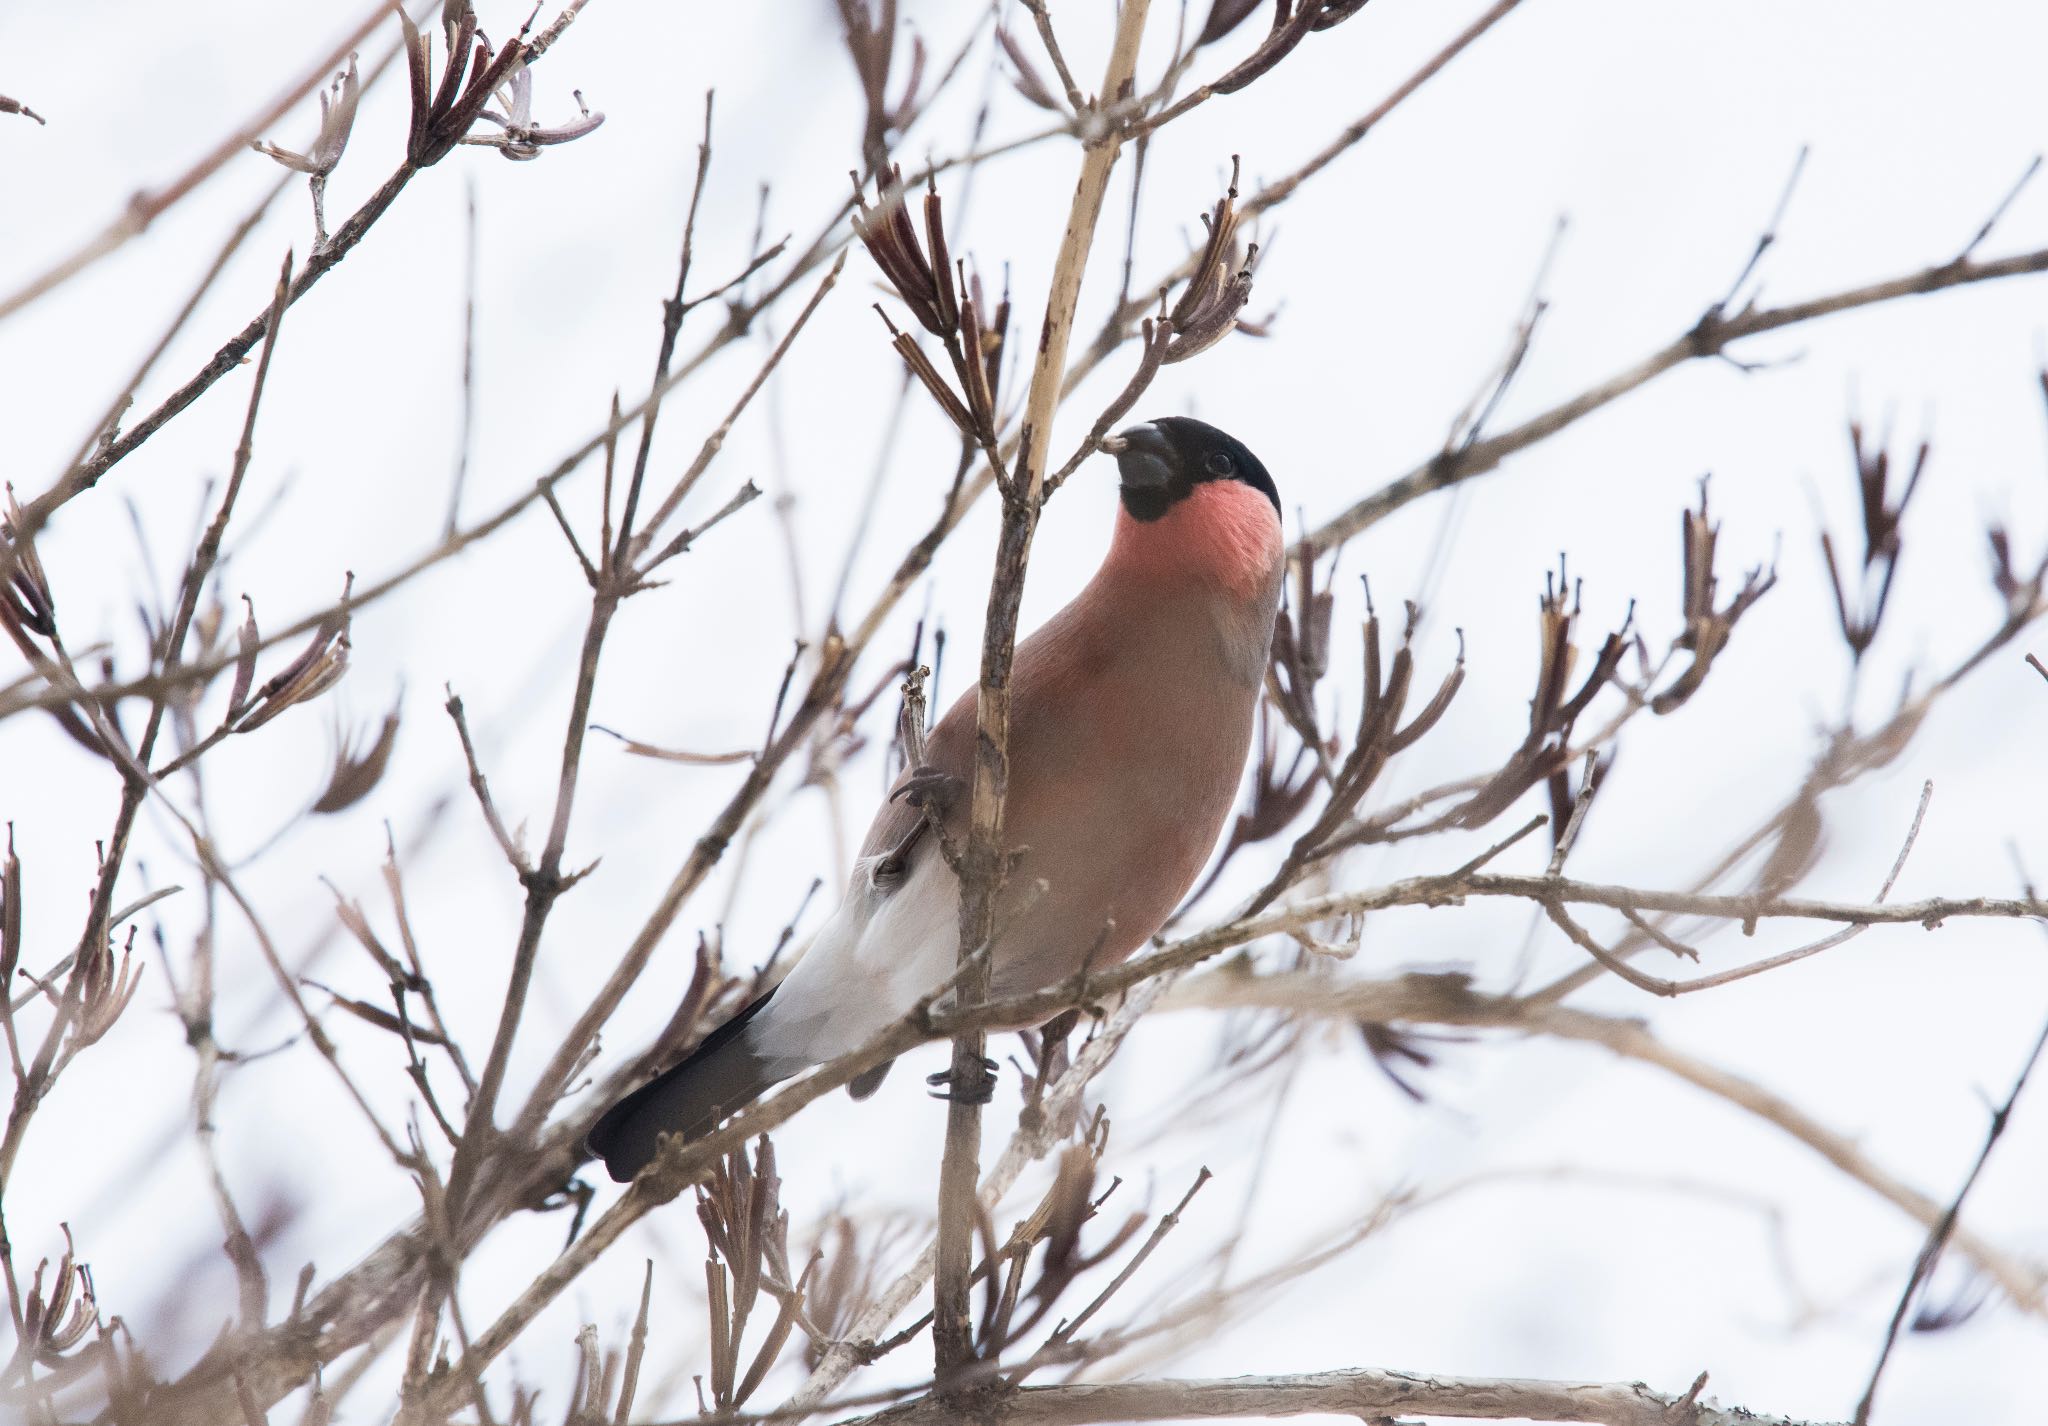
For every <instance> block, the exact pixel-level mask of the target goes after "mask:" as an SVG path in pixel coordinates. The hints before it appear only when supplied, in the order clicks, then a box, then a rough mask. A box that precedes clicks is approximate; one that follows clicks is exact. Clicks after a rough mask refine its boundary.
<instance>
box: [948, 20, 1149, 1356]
mask: <svg viewBox="0 0 2048 1426" xmlns="http://www.w3.org/2000/svg"><path fill="white" fill-rule="evenodd" d="M1149 5H1150V0H1124V5H1123V8H1122V10H1121V12H1120V13H1119V14H1118V16H1117V27H1116V35H1115V38H1114V40H1113V41H1112V43H1111V48H1110V55H1109V63H1108V67H1107V68H1106V70H1105V71H1104V74H1103V79H1102V94H1101V96H1100V98H1099V100H1098V106H1099V105H1101V104H1114V103H1117V102H1119V101H1121V100H1122V99H1123V98H1124V97H1125V96H1126V95H1127V94H1128V93H1129V92H1130V90H1131V82H1132V76H1133V75H1134V74H1135V72H1136V70H1137V63H1138V43H1139V41H1140V40H1141V39H1142V38H1143V36H1144V32H1145V15H1146V12H1147V10H1148V8H1149ZM1091 120H1092V122H1093V126H1094V127H1095V128H1096V129H1097V130H1098V132H1097V133H1096V134H1095V135H1094V136H1093V137H1092V138H1090V139H1088V140H1087V148H1086V152H1085V156H1084V157H1083V159H1082V161H1081V176H1080V180H1079V181H1078V182H1077V183H1076V185H1075V188H1074V199H1073V203H1072V205H1071V206H1070V207H1069V209H1068V213H1067V227H1066V232H1065V233H1064V235H1063V236H1062V237H1061V239H1060V249H1059V255H1058V257H1057V258H1056V259H1055V261H1054V264H1053V277H1052V291H1051V294H1050V295H1049V296H1048V298H1047V299H1046V307H1045V322H1044V326H1043V328H1042V329H1041V331H1040V333H1039V338H1038V349H1037V354H1036V357H1035V358H1034V361H1033V364H1032V369H1031V386H1030V390H1029V393H1028V395H1027V396H1026V398H1025V410H1024V426H1023V431H1022V437H1021V450H1020V451H1019V453H1018V460H1017V466H1016V470H1015V472H1014V473H1013V474H1012V475H1011V476H1010V477H1009V478H1008V479H1007V480H1006V481H1003V482H1002V484H1003V489H1002V496H1003V522H1002V529H1001V534H1000V535H999V537H998V540H997V545H996V566H995V574H994V577H993V579H992V580H991V581H990V585H989V596H988V616H987V622H986V624H985V627H984V633H983V635H982V648H981V684H980V692H979V694H978V697H977V700H976V718H977V724H976V726H977V734H978V735H977V737H976V740H975V758H974V789H973V801H972V802H971V804H970V811H969V830H968V839H967V846H966V850H965V853H964V855H963V859H962V866H961V883H960V923H959V924H960V955H961V959H962V964H963V967H964V974H963V975H962V977H961V983H960V986H959V990H958V995H959V1003H960V1004H961V1005H962V1006H973V1005H975V1004H977V1003H979V1002H980V1001H982V1000H984V999H986V998H987V995H988V986H989V967H988V959H987V957H986V956H985V955H983V954H981V952H982V949H983V948H984V947H986V946H987V945H988V944H989V941H990V939H991V938H992V937H993V936H994V934H995V931H996V925H995V911H996V902H997V898H998V896H999V895H1000V893H1001V890H1002V881H1003V863H1004V859H1005V856H1006V852H1005V850H1004V846H1003V802H1004V798H1005V795H1006V793H1007V790H1008V786H1009V744H1010V660H1011V657H1012V656H1013V654H1014V653H1015V651H1016V645H1017V617H1018V612H1019V609H1020V608H1021V606H1022V604H1023V598H1024V573H1025V562H1026V561H1027V559H1028V558H1029V557H1030V554H1031V540H1032V536H1033V535H1034V534H1035V533H1036V531H1037V528H1038V512H1039V508H1040V506H1041V504H1042V502H1043V499H1044V487H1045V470H1046V462H1047V456H1048V453H1049V451H1050V449H1051V445H1052V424H1053V417H1054V414H1055V412H1056V411H1057V410H1058V407H1059V400H1060V394H1061V384H1062V378H1063V377H1064V375H1065V373H1066V365H1067V346H1068V342H1069V340H1070V339H1071V338H1072V336H1073V330H1074V309H1075V308H1076V306H1078V304H1079V302H1080V297H1081V280H1082V277H1083V275H1084V274H1085V273H1086V272H1087V269H1088V253H1089V250H1090V248H1091V247H1093V245H1094V240H1095V227H1096V223H1097V222H1098V221H1099V220H1100V218H1101V216H1102V201H1103V195H1104V194H1105V193H1106V192H1107V190H1108V188H1109V175H1110V170H1111V169H1112V168H1114V167H1115V165H1116V159H1117V154H1118V151H1119V150H1120V149H1121V147H1122V143H1123V132H1124V131H1123V128H1122V126H1121V125H1118V124H1113V123H1107V122H1105V121H1104V120H1103V117H1102V115H1101V113H1100V109H1099V107H1098V109H1097V110H1095V111H1091V113H1090V114H1088V115H1084V116H1083V117H1082V120H1081V128H1082V131H1083V132H1084V133H1085V132H1087V130H1088V128H1089V127H1090V121H1091ZM985 1039H986V1037H985V1036H984V1034H983V1032H982V1031H981V1030H980V1029H979V1028H978V1027H977V1028H972V1029H969V1030H967V1031H966V1032H965V1033H962V1034H960V1035H958V1036H956V1037H955V1039H954V1041H953V1064H952V1070H951V1074H950V1080H951V1083H952V1086H953V1090H954V1095H953V1102H952V1107H951V1110H950V1112H949V1113H948V1115H947V1120H946V1150H945V1156H944V1158H943V1160H942V1161H941V1163H940V1167H939V1240H938V1259H937V1284H936V1287H935V1289H934V1307H933V1310H934V1317H933V1321H932V1345H933V1350H934V1353H935V1356H936V1358H937V1363H938V1374H939V1377H940V1378H941V1380H943V1379H944V1378H945V1377H946V1376H947V1375H948V1373H950V1372H954V1371H957V1370H958V1369H959V1368H960V1367H961V1366H963V1365H964V1364H965V1363H966V1362H968V1361H969V1360H970V1359H971V1358H972V1357H973V1354H974V1343H973V1328H972V1324H971V1321H970V1318H969V1310H968V1287H969V1280H970V1278H971V1276H972V1273H973V1266H974V1263H973V1258H974V1220H975V1216H976V1215H975V1203H974V1184H975V1178H976V1176H977V1174H978V1173H979V1170H980V1160H981V1108H980V1105H979V1104H978V1103H977V1102H975V1101H976V1098H977V1096H975V1095H973V1094H968V1093H964V1092H963V1091H964V1090H965V1089H966V1087H967V1086H969V1085H975V1084H979V1083H981V1082H983V1081H984V1080H985V1079H986V1076H987V1073H988V1072H987V1070H986V1069H985V1068H984V1067H983V1054H984V1049H985Z"/></svg>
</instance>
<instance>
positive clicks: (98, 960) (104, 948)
mask: <svg viewBox="0 0 2048 1426" xmlns="http://www.w3.org/2000/svg"><path fill="white" fill-rule="evenodd" d="M134 948H135V928H134V927H132V926H131V927H129V928H128V943H127V944H126V945H124V946H123V947H122V948H121V958H120V962H119V964H118V965H117V964H116V963H115V960H114V947H113V945H112V943H111V942H108V941H105V940H101V941H100V942H99V944H98V945H97V946H95V947H93V948H92V949H90V950H87V951H84V952H82V953H81V954H80V955H79V958H78V959H77V960H76V961H74V962H73V963H72V967H71V983H72V985H73V986H75V987H76V990H75V992H70V991H67V993H74V994H75V996H76V1000H77V1004H78V1013H77V1018H76V1019H75V1020H74V1021H73V1022H72V1028H71V1049H72V1051H73V1052H74V1053H75V1052H76V1051H78V1050H82V1049H84V1048H85V1047H86V1046H88V1045H92V1044H97V1043H98V1042H99V1040H100V1039H101V1038H102V1037H103V1036H105V1034H106V1033H107V1031H109V1030H111V1029H113V1028H114V1022H115V1021H116V1020H119V1019H120V1018H121V1012H122V1011H124V1010H126V1009H127V1008H128V1002H129V1001H131V1000H133V999H134V998H135V992H136V991H137V990H139V989H140V988H141V986H142V967H141V966H140V965H138V964H135V962H134V958H133V951H134Z"/></svg>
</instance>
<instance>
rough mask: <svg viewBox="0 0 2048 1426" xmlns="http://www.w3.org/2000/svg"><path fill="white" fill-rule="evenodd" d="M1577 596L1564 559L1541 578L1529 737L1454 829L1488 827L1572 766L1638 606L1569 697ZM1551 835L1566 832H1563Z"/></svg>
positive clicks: (1457, 817) (1458, 814)
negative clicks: (1576, 744) (1575, 732)
mask: <svg viewBox="0 0 2048 1426" xmlns="http://www.w3.org/2000/svg"><path fill="white" fill-rule="evenodd" d="M1579 594H1580V588H1579V583H1578V581H1576V580H1573V579H1571V578H1570V577H1569V574H1568V572H1567V570H1566V568H1565V565H1564V562H1563V560H1562V559H1560V560H1559V561H1558V568H1557V573H1556V574H1554V575H1551V574H1546V575H1545V576H1544V577H1543V598H1542V601H1541V604H1540V606H1539V609H1540V613H1539V616H1538V629H1539V631H1540V633H1539V638H1540V641H1541V643H1540V649H1539V654H1538V661H1537V671H1536V696H1535V697H1534V698H1532V699H1530V700H1529V731H1528V734H1527V736H1525V737H1524V738H1523V739H1522V744H1521V746H1520V747H1518V748H1516V749H1515V751H1514V753H1513V754H1512V755H1511V756H1510V757H1509V758H1508V760H1507V763H1506V764H1505V765H1504V766H1503V767H1502V768H1501V770H1500V771H1499V772H1497V773H1495V774H1494V775H1493V776H1492V777H1491V778H1489V779H1488V780H1487V781H1486V783H1485V785H1484V786H1482V787H1481V788H1480V789H1479V790H1478V791H1477V792H1475V793H1474V794H1473V795H1472V797H1471V799H1470V800H1469V801H1467V802H1465V803H1463V804H1462V805H1460V806H1459V807H1458V808H1457V809H1456V810H1455V811H1453V812H1452V813H1451V815H1450V818H1449V819H1448V820H1449V821H1450V822H1452V823H1454V824H1455V825H1458V826H1463V827H1483V826H1485V825H1486V824H1487V823H1488V822H1491V821H1492V820H1493V819H1494V818H1496V817H1498V816H1499V815H1500V814H1501V813H1503V812H1505V811H1506V810H1507V809H1508V808H1509V807H1511V806H1513V805H1514V802H1515V799H1517V798H1518V797H1520V796H1521V795H1522V794H1523V793H1524V792H1526V791H1528V790H1529V789H1530V788H1531V787H1534V786H1535V785H1536V784H1537V783H1539V782H1544V781H1547V780H1548V779H1550V778H1551V777H1552V776H1554V775H1555V774H1557V773H1560V772H1562V771H1563V770H1564V768H1565V767H1566V765H1567V764H1568V763H1569V762H1570V761H1571V756H1572V754H1571V737H1572V725H1573V724H1574V723H1576V722H1577V721H1578V718H1579V715H1580V714H1581V713H1584V712H1585V711H1586V705H1587V704H1589V703H1591V702H1592V701H1593V699H1594V697H1595V696H1596V695H1597V694H1598V693H1599V692H1600V690H1601V689H1603V688H1605V687H1606V686H1607V685H1608V684H1609V683H1611V682H1612V681H1613V680H1614V676H1615V673H1616V672H1617V671H1618V670H1619V669H1620V667H1621V656H1622V654H1623V652H1624V651H1625V650H1626V649H1627V647H1628V642H1629V640H1628V631H1629V624H1630V622H1631V621H1632V620H1633V619H1634V617H1635V606H1634V604H1633V603H1631V604H1630V606H1629V614H1628V617H1627V618H1625V619H1623V620H1622V626H1621V628H1619V629H1618V630H1616V631H1615V632H1614V633H1611V634H1609V635H1608V636H1607V637H1606V639H1604V640H1603V641H1602V642H1601V645H1600V651H1599V652H1598V653H1597V654H1596V655H1594V658H1593V667H1592V670H1591V671H1590V672H1588V673H1587V675H1586V677H1585V680H1584V681H1583V682H1582V683H1580V685H1579V687H1578V691H1577V692H1575V693H1571V694H1570V695H1567V694H1566V688H1567V686H1568V685H1569V684H1570V682H1571V677H1572V670H1573V668H1574V667H1575V666H1576V664H1577V663H1578V658H1579V646H1578V644H1577V643H1576V642H1574V639H1573V632H1574V628H1575V626H1576V625H1577V623H1578V620H1579V612H1580V604H1579ZM1553 830H1554V831H1556V832H1559V833H1561V832H1562V828H1555V829H1553Z"/></svg>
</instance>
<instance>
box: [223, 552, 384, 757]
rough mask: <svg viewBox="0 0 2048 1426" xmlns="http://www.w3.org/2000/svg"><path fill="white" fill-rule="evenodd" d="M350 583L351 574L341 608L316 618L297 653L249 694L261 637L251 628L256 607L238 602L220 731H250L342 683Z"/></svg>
mask: <svg viewBox="0 0 2048 1426" xmlns="http://www.w3.org/2000/svg"><path fill="white" fill-rule="evenodd" d="M354 585H355V576H354V575H353V574H351V575H350V576H349V577H348V583H347V584H345V585H344V586H343V588H342V595H341V605H340V607H339V608H337V609H336V610H335V611H334V612H333V613H331V614H329V615H328V616H327V617H326V618H324V619H322V620H321V621H320V627H319V628H317V629H315V630H314V631H313V637H312V638H311V639H310V640H309V641H308V642H307V644H306V647H305V648H304V649H303V650H301V651H300V653H299V656H298V657H297V658H295V659H293V660H292V661H291V662H290V663H288V664H286V665H285V666H284V667H283V668H281V669H279V670H278V671H277V672H276V673H275V674H272V675H271V676H270V677H269V678H268V679H266V680H264V682H263V686H262V687H261V688H258V689H257V690H256V691H255V693H254V694H253V695H252V694H251V693H250V692H249V685H250V684H252V683H254V682H255V679H256V652H257V650H258V648H259V647H261V643H262V641H261V639H260V638H259V637H258V635H257V632H256V606H255V604H254V603H252V602H250V601H249V600H247V599H246V598H245V599H244V600H243V603H244V604H245V605H247V607H248V615H247V617H246V618H244V619H243V621H242V628H241V632H240V634H239V636H238V637H239V652H238V653H237V654H236V657H235V682H234V687H233V691H232V692H230V693H229V695H228V711H227V716H226V717H225V718H223V719H222V720H221V726H222V727H223V728H224V729H226V730H227V731H230V732H235V733H253V732H254V731H255V730H256V729H258V728H260V727H262V726H263V725H264V724H265V723H268V722H269V721H270V720H271V719H273V718H275V717H276V716H277V715H278V714H280V713H282V712H284V710H285V709H287V708H291V707H294V706H295V705H297V704H300V703H307V702H311V701H312V700H313V699H315V698H318V697H319V696H320V695H321V694H323V693H325V692H326V691H327V690H328V689H330V688H332V687H334V685H335V684H337V683H339V682H341V677H342V675H343V674H345V673H347V672H348V653H349V641H348V625H349V615H348V594H349V590H350V589H352V588H353V587H354Z"/></svg>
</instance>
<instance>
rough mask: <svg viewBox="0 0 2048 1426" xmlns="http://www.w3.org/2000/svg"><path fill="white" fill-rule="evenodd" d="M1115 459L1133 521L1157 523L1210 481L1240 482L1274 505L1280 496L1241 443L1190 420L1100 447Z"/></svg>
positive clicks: (1156, 425)
mask: <svg viewBox="0 0 2048 1426" xmlns="http://www.w3.org/2000/svg"><path fill="white" fill-rule="evenodd" d="M1102 447H1103V449H1104V450H1106V451H1110V452H1112V453H1113V454H1114V455H1115V456H1116V466H1117V474H1118V477H1119V479H1120V482H1121V484H1120V486H1119V489H1118V494H1119V495H1120V497H1121V498H1122V500H1123V505H1124V510H1125V511H1126V512H1127V513H1128V514H1129V515H1130V517H1131V518H1132V519H1133V520H1143V521H1152V520H1157V519H1158V518H1159V517H1160V516H1162V515H1164V514H1165V513H1166V512H1167V511H1169V510H1171V509H1172V508H1173V507H1174V506H1175V505H1177V504H1179V503H1180V502H1181V501H1182V500H1185V499H1186V498H1187V497H1188V496H1189V495H1190V494H1192V493H1193V492H1194V490H1195V487H1196V486H1198V485H1202V484H1204V483H1206V482H1208V481H1212V480H1236V481H1242V482H1243V483H1244V484H1246V485H1249V486H1250V487H1252V489H1254V490H1256V491H1258V492H1259V493H1260V494H1262V495H1264V496H1265V497H1266V498H1267V499H1268V500H1270V501H1272V502H1273V513H1274V514H1275V515H1278V514H1279V513H1280V492H1279V490H1278V489H1277V488H1276V487H1275V486H1274V484H1273V477H1272V476H1270V475H1268V474H1267V473H1266V467H1265V466H1263V465H1261V464H1260V463H1259V458H1258V457H1257V456H1255V455H1253V454H1252V453H1251V452H1250V451H1249V450H1247V449H1245V445H1244V442H1242V441H1240V440H1238V439H1237V437H1235V436H1232V435H1229V434H1228V433H1226V432H1223V431H1219V430H1217V429H1216V428H1215V427H1214V426H1211V425H1210V424H1208V423H1207V422H1206V421H1197V420H1195V419H1194V418H1193V417H1191V416H1161V417H1159V418H1158V419H1157V420H1153V421H1147V422H1145V423H1143V424H1142V425H1137V426H1132V427H1129V428H1128V429H1126V430H1124V431H1121V432H1119V433H1118V434H1117V435H1115V436H1113V437H1111V438H1110V439H1109V440H1106V441H1104V442H1103V443H1102Z"/></svg>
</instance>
